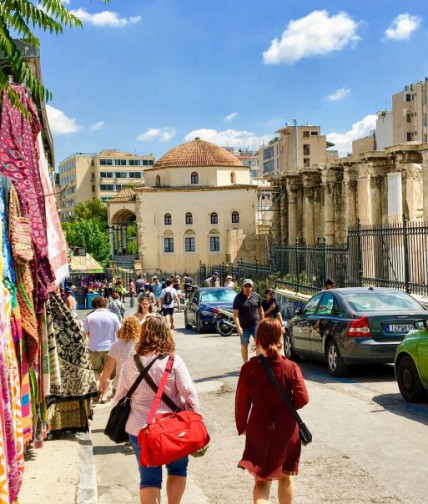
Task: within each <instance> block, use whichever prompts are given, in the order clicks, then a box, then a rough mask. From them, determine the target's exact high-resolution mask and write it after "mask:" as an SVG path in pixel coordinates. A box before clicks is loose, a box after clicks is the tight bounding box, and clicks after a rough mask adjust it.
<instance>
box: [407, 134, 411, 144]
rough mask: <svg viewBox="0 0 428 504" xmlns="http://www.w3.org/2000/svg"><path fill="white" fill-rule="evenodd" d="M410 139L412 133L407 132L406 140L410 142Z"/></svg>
mask: <svg viewBox="0 0 428 504" xmlns="http://www.w3.org/2000/svg"><path fill="white" fill-rule="evenodd" d="M411 140H412V133H410V132H409V133H407V141H408V142H410V141H411Z"/></svg>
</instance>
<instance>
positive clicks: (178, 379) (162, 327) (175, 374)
mask: <svg viewBox="0 0 428 504" xmlns="http://www.w3.org/2000/svg"><path fill="white" fill-rule="evenodd" d="M174 350H175V343H174V340H173V337H172V334H171V331H170V329H169V328H168V326H167V324H166V322H165V321H164V319H163V318H162V317H160V316H156V315H155V316H151V317H148V318H147V319H146V320H145V322H144V323H143V325H142V327H141V335H140V338H139V340H138V341H137V344H136V347H135V351H136V354H137V357H136V360H134V358H133V357H130V358H129V359H128V360H127V361H126V362H125V363H124V364H123V366H122V369H121V372H120V377H119V383H118V388H117V391H116V395H115V396H114V398H113V404H117V403H118V401H119V400H120V399H121V398H122V397H124V396H125V395H126V393H127V392H128V390H129V389H130V388H131V387H132V385H133V383H134V382H135V380H136V379H137V378H138V376H139V375H140V372H141V369H142V368H145V367H147V366H149V365H150V364H151V367H150V373H149V374H150V378H151V379H152V381H153V382H155V383H157V384H159V383H160V381H161V380H162V377H163V376H164V373H165V368H166V366H167V363H168V362H169V357H170V356H171V355H173V354H174ZM139 364H141V366H140V365H139ZM165 393H166V395H168V397H169V398H170V399H171V400H172V401H173V402H174V403H175V404H177V405H179V406H180V409H182V410H193V411H196V412H198V411H199V401H198V396H197V393H196V388H195V386H194V384H193V382H192V379H191V378H190V375H189V372H188V370H187V367H186V365H185V364H184V362H183V360H182V359H181V358H180V356H179V355H176V354H174V363H173V367H172V369H171V371H170V373H169V375H168V379H167V382H166V385H165ZM154 398H155V392H154V391H153V390H152V388H151V387H150V386H149V384H148V382H147V381H146V380H143V381H142V382H141V383H140V384H139V386H138V388H137V389H136V390H135V392H134V393H133V394H132V396H131V412H130V415H129V417H128V421H127V423H126V432H127V433H128V435H129V440H130V442H131V445H132V447H133V449H134V452H135V455H136V457H137V461H138V468H139V472H140V501H141V504H159V503H160V491H161V487H162V466H157V467H143V466H141V465H140V446H139V445H138V442H137V437H138V434H139V432H140V430H141V429H142V428H143V427H145V426H146V425H147V417H148V414H149V412H150V409H151V406H152V403H153V401H154ZM170 412H171V408H170V407H168V405H167V404H166V403H164V402H163V400H162V401H161V402H160V404H159V406H158V408H157V413H158V414H162V413H170ZM187 464H188V457H183V458H180V459H178V460H176V461H174V462H171V463H170V464H166V468H167V473H168V479H167V486H166V490H167V496H168V504H179V503H180V502H181V498H182V496H183V493H184V490H185V487H186V477H187Z"/></svg>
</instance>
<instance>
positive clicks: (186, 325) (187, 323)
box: [184, 312, 192, 329]
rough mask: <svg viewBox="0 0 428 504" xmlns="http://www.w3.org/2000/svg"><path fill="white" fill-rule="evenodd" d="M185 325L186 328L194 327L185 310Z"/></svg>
mask: <svg viewBox="0 0 428 504" xmlns="http://www.w3.org/2000/svg"><path fill="white" fill-rule="evenodd" d="M184 327H185V328H186V329H192V325H191V324H189V321H188V320H187V313H186V312H184Z"/></svg>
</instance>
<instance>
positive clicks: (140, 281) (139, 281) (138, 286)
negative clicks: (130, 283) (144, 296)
mask: <svg viewBox="0 0 428 504" xmlns="http://www.w3.org/2000/svg"><path fill="white" fill-rule="evenodd" d="M145 283H146V280H145V279H144V278H143V275H141V274H140V275H138V278H137V281H136V282H135V288H136V290H137V294H139V293H140V292H144V284H145Z"/></svg>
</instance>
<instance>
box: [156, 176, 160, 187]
mask: <svg viewBox="0 0 428 504" xmlns="http://www.w3.org/2000/svg"><path fill="white" fill-rule="evenodd" d="M156 187H160V176H159V175H156Z"/></svg>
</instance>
